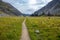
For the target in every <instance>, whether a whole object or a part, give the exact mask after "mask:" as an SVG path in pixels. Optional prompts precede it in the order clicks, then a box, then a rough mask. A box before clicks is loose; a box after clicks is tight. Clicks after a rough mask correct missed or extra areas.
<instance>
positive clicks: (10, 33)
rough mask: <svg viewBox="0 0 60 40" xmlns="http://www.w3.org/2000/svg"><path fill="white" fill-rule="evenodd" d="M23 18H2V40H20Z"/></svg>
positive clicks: (0, 25) (0, 22)
mask: <svg viewBox="0 0 60 40" xmlns="http://www.w3.org/2000/svg"><path fill="white" fill-rule="evenodd" d="M23 20H24V18H23V17H0V40H19V39H20V36H21V31H22V30H21V28H22V22H23Z"/></svg>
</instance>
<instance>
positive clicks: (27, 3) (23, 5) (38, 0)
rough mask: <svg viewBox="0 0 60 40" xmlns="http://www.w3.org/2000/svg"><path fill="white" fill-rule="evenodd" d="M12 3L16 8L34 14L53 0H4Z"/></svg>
mask: <svg viewBox="0 0 60 40" xmlns="http://www.w3.org/2000/svg"><path fill="white" fill-rule="evenodd" d="M3 1H5V2H8V3H10V4H12V5H13V6H14V7H15V8H17V9H18V10H19V11H21V12H22V13H24V14H32V13H33V12H34V11H37V10H38V9H41V8H42V7H44V6H45V5H46V4H48V3H49V2H50V1H52V0H3Z"/></svg>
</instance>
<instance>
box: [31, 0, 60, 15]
mask: <svg viewBox="0 0 60 40" xmlns="http://www.w3.org/2000/svg"><path fill="white" fill-rule="evenodd" d="M40 15H48V16H60V0H53V1H51V2H49V3H48V4H47V5H46V6H44V7H43V8H41V9H39V10H38V11H36V12H34V14H32V16H40Z"/></svg>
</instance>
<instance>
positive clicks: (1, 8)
mask: <svg viewBox="0 0 60 40" xmlns="http://www.w3.org/2000/svg"><path fill="white" fill-rule="evenodd" d="M5 14H6V15H11V16H13V15H14V16H21V15H22V13H21V12H20V11H18V10H17V9H16V8H14V7H13V6H12V5H11V4H9V3H6V2H3V1H2V0H0V15H1V16H3V15H5Z"/></svg>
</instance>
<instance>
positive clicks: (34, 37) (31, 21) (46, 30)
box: [26, 17, 60, 40]
mask: <svg viewBox="0 0 60 40" xmlns="http://www.w3.org/2000/svg"><path fill="white" fill-rule="evenodd" d="M26 25H27V28H28V31H29V34H30V38H31V40H60V17H50V18H49V17H28V18H27V20H26ZM36 30H39V32H38V33H37V32H36Z"/></svg>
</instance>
